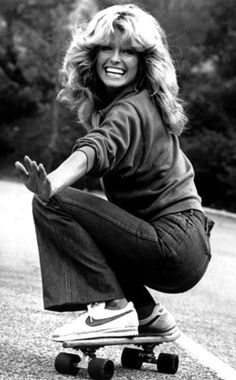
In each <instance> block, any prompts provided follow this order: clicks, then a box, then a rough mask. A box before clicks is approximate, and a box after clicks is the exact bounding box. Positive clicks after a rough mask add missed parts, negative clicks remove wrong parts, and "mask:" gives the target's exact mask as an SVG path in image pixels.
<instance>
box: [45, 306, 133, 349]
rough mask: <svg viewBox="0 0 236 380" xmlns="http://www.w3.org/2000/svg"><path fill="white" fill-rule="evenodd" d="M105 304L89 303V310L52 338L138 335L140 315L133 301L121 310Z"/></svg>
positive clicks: (55, 333) (63, 327) (67, 339)
mask: <svg viewBox="0 0 236 380" xmlns="http://www.w3.org/2000/svg"><path fill="white" fill-rule="evenodd" d="M105 306H106V305H105V302H102V303H96V304H94V305H89V306H88V311H86V312H84V313H82V314H81V315H80V316H79V317H78V318H77V319H75V320H74V321H73V322H72V323H69V324H67V325H65V326H62V327H59V328H57V329H56V330H55V331H54V333H53V335H52V339H53V340H54V341H60V342H61V341H73V340H79V339H93V338H104V337H124V336H135V335H138V324H139V322H138V316H137V313H136V310H135V309H134V306H133V303H132V302H129V303H128V304H127V305H126V306H125V307H124V308H123V309H120V310H109V309H106V308H105Z"/></svg>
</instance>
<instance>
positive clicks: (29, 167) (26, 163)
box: [24, 156, 32, 173]
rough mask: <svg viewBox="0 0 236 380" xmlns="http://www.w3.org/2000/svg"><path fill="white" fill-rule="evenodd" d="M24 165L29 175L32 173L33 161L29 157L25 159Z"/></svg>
mask: <svg viewBox="0 0 236 380" xmlns="http://www.w3.org/2000/svg"><path fill="white" fill-rule="evenodd" d="M24 163H25V166H26V169H27V170H28V172H29V173H31V171H32V160H31V159H30V158H29V156H25V157H24Z"/></svg>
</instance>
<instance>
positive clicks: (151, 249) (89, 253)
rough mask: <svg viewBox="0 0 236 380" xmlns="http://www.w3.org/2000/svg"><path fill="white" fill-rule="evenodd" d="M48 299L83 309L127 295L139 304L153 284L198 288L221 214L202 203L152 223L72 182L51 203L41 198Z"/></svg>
mask: <svg viewBox="0 0 236 380" xmlns="http://www.w3.org/2000/svg"><path fill="white" fill-rule="evenodd" d="M33 216H34V221H35V227H36V234H37V241H38V248H39V255H40V266H41V273H42V284H43V298H44V307H45V309H48V310H55V311H72V310H81V309H84V308H85V307H86V305H87V304H89V303H93V302H101V301H108V300H113V299H118V298H123V297H126V298H127V299H128V300H132V301H133V303H134V305H135V307H136V308H137V309H139V308H142V307H145V306H147V305H150V303H153V302H154V301H153V298H152V297H151V295H150V293H149V291H148V289H147V288H146V287H150V288H152V289H155V290H158V291H161V292H167V293H178V292H183V291H186V290H188V289H190V288H192V287H193V286H194V285H195V284H196V283H197V282H198V281H199V280H200V279H201V277H202V276H203V274H204V273H205V271H206V269H207V266H208V263H209V261H210V257H211V253H210V245H209V236H210V230H211V228H212V224H213V222H211V221H209V220H208V219H207V218H206V216H205V215H204V214H203V213H202V212H201V211H197V210H186V211H184V212H178V213H175V214H169V215H166V216H163V217H160V218H159V219H157V220H156V221H155V222H153V223H152V224H150V223H147V222H146V221H144V220H142V219H139V218H137V217H136V216H134V215H132V214H130V213H128V212H127V211H125V210H123V209H121V208H120V207H118V206H117V205H115V204H113V203H111V202H109V201H107V200H104V199H102V198H100V197H97V196H95V195H93V194H90V193H87V192H84V191H80V190H77V189H74V188H68V189H66V190H64V191H62V192H61V193H60V194H59V195H54V196H52V197H51V198H50V199H49V201H48V202H47V203H45V202H43V201H41V200H40V199H39V198H38V197H37V196H34V198H33Z"/></svg>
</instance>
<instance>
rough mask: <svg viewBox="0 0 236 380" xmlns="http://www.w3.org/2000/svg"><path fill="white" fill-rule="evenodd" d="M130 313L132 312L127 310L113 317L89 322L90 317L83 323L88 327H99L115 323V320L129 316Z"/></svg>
mask: <svg viewBox="0 0 236 380" xmlns="http://www.w3.org/2000/svg"><path fill="white" fill-rule="evenodd" d="M131 312H132V310H129V311H126V312H124V313H121V314H117V315H114V316H113V317H109V318H102V319H94V318H93V319H92V320H91V319H90V317H87V318H86V321H85V323H86V324H87V325H88V326H90V327H96V326H101V325H104V324H105V323H109V322H112V321H115V320H116V319H118V318H120V317H123V316H124V315H126V314H129V313H131Z"/></svg>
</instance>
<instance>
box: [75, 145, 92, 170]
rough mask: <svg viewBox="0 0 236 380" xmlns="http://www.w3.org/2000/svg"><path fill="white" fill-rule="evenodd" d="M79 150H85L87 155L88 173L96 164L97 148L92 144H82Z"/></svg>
mask: <svg viewBox="0 0 236 380" xmlns="http://www.w3.org/2000/svg"><path fill="white" fill-rule="evenodd" d="M78 151H80V152H83V153H84V154H85V155H86V157H87V170H86V173H88V172H89V171H90V170H91V169H92V168H93V166H94V161H95V150H94V149H93V148H92V147H90V146H82V147H81V148H79V149H78Z"/></svg>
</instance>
